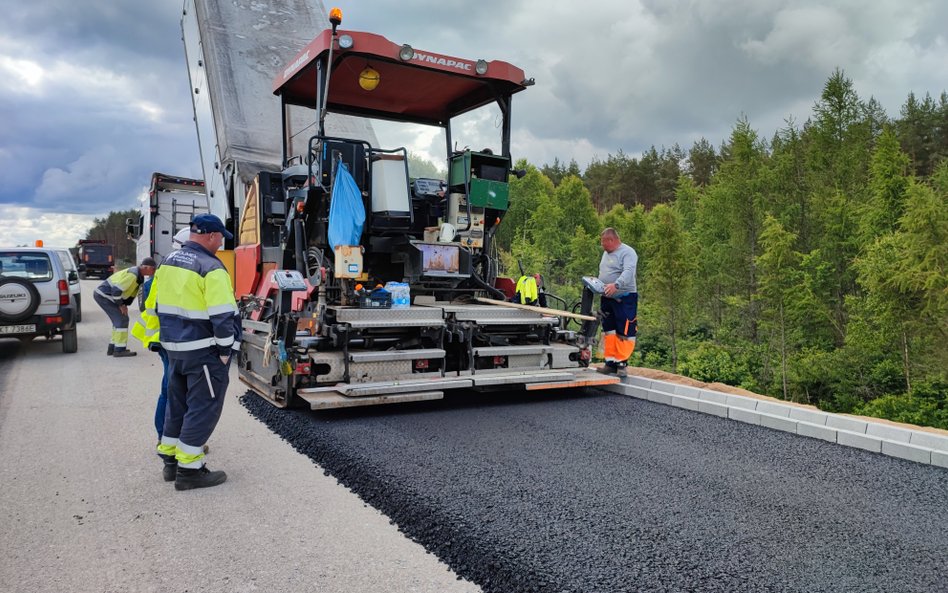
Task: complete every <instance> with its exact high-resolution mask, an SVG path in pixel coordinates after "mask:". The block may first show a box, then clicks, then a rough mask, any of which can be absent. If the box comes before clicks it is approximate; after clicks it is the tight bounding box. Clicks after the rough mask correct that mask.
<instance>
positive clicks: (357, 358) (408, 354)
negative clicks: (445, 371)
mask: <svg viewBox="0 0 948 593" xmlns="http://www.w3.org/2000/svg"><path fill="white" fill-rule="evenodd" d="M444 355H445V352H444V350H441V349H440V348H419V349H417V350H350V351H349V360H350V361H351V362H389V361H393V360H418V359H425V358H444Z"/></svg>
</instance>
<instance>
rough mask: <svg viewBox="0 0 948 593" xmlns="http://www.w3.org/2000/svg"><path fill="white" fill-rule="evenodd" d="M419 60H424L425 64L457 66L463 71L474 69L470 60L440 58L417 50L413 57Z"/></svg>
mask: <svg viewBox="0 0 948 593" xmlns="http://www.w3.org/2000/svg"><path fill="white" fill-rule="evenodd" d="M413 59H415V60H418V61H419V62H424V63H426V64H437V65H438V66H447V67H448V68H457V69H458V70H463V71H464V72H470V71H471V70H473V69H474V64H472V63H470V62H462V61H459V60H449V59H447V58H442V57H440V56H431V55H428V54H421V53H418V52H417V51H416V52H415V57H414V58H413Z"/></svg>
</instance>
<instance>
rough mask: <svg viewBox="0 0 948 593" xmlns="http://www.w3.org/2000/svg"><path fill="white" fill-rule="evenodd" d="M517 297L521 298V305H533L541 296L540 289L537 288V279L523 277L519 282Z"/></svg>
mask: <svg viewBox="0 0 948 593" xmlns="http://www.w3.org/2000/svg"><path fill="white" fill-rule="evenodd" d="M516 291H517V295H519V297H520V303H521V304H523V305H532V304H534V303H535V302H536V301H537V298H539V296H540V289H539V287H538V286H537V279H536V278H534V277H533V276H521V277H520V279H519V280H517V288H516Z"/></svg>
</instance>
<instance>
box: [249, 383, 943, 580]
mask: <svg viewBox="0 0 948 593" xmlns="http://www.w3.org/2000/svg"><path fill="white" fill-rule="evenodd" d="M541 393H542V392H541ZM578 393H579V395H577V394H576V392H574V393H572V394H562V393H559V394H557V393H553V394H551V393H542V394H541V395H533V394H529V395H510V394H502V393H494V394H488V395H485V394H465V395H462V396H453V397H452V396H449V399H448V400H444V401H439V402H427V403H423V404H405V405H396V406H380V407H376V408H355V409H351V410H339V411H333V412H321V413H317V412H312V411H308V410H290V411H287V410H279V409H276V408H273V407H272V406H270V404H268V403H266V402H264V401H263V400H262V399H260V398H258V397H256V396H253V395H248V396H245V397H244V398H243V402H244V405H245V406H246V407H247V408H248V410H249V411H250V412H251V413H252V414H254V415H255V416H257V417H258V418H259V419H260V420H262V421H263V422H265V423H266V424H267V425H268V426H269V427H270V428H271V430H273V431H274V432H276V433H277V434H279V435H280V436H282V437H283V438H284V439H286V440H287V441H288V442H289V443H291V444H292V445H293V446H294V447H295V448H296V449H297V450H298V451H300V452H302V453H304V454H306V455H308V456H309V457H310V458H311V459H312V460H313V461H315V462H317V463H319V464H320V465H321V466H322V467H323V468H324V469H325V470H326V471H327V472H328V473H330V474H331V475H333V476H335V477H336V478H337V479H338V480H339V481H340V482H341V483H342V484H344V485H345V486H347V487H349V488H351V489H352V490H353V491H354V492H355V493H357V494H358V495H359V496H360V497H362V499H363V500H364V501H366V502H367V503H369V504H371V505H372V506H374V507H376V508H378V509H379V510H380V511H382V512H383V513H385V514H386V515H387V516H388V517H390V518H391V519H392V521H394V522H395V523H396V524H397V525H398V527H399V528H400V529H401V530H402V531H403V532H404V533H405V534H407V535H408V536H409V537H411V538H412V539H414V540H416V541H418V542H420V543H421V544H422V545H424V546H425V547H426V548H427V549H428V550H429V551H430V552H432V553H434V554H436V555H437V556H438V557H439V558H441V559H442V560H443V561H444V562H446V563H447V564H448V565H449V566H450V567H451V568H452V569H453V570H455V571H456V572H457V573H458V574H459V575H461V576H462V577H465V578H468V579H470V580H472V581H473V582H475V583H477V584H478V585H480V586H481V588H482V589H483V590H484V591H486V592H489V593H493V592H498V593H501V592H503V593H518V592H543V593H547V592H549V593H560V592H584V593H585V592H601V593H611V592H632V591H636V592H638V591H642V592H645V591H648V592H656V593H658V592H695V593H697V592H706V591H707V592H721V593H737V592H748V593H751V592H753V593H762V592H773V593H778V592H779V593H785V592H786V593H789V592H794V593H797V592H798V593H819V592H826V593H841V592H860V593H869V592H879V593H883V592H886V593H892V592H898V593H913V592H918V593H933V592H939V591H948V572H946V566H948V470H944V469H941V468H937V467H932V466H926V465H920V464H915V463H912V462H908V461H902V460H898V459H893V458H890V457H883V456H881V455H877V454H872V453H868V452H865V451H860V450H856V449H851V448H846V447H841V446H837V445H834V444H830V443H826V442H823V441H819V440H815V439H808V438H802V437H798V436H795V435H791V434H787V433H783V432H778V431H772V430H768V429H765V428H760V427H755V426H751V425H747V424H743V423H739V422H734V421H729V420H725V419H721V418H717V417H712V416H706V415H702V414H698V413H694V412H688V411H685V410H680V409H677V408H672V407H668V406H662V405H658V404H654V403H650V402H647V401H643V400H638V399H633V398H629V397H623V396H620V395H615V394H611V393H606V392H602V391H596V390H589V391H584V392H578ZM273 496H274V501H277V500H279V499H280V498H281V497H287V496H302V497H305V496H306V493H305V492H282V493H276V492H275V493H273ZM326 512H327V513H331V512H333V510H332V509H326ZM314 561H316V562H318V559H314Z"/></svg>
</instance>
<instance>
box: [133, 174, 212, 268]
mask: <svg viewBox="0 0 948 593" xmlns="http://www.w3.org/2000/svg"><path fill="white" fill-rule="evenodd" d="M205 212H207V196H206V195H205V193H204V181H203V180H200V179H190V178H187V177H179V176H176V175H166V174H164V173H157V172H156V173H152V176H151V184H150V185H149V188H148V195H147V197H146V199H145V200H144V201H143V202H142V205H141V209H140V212H139V215H138V218H135V219H132V218H129V219H127V220H126V221H125V226H126V232H127V234H128V238H129V239H131V240H133V241H135V261H136V262H140V261H142V260H143V259H144V258H146V257H153V258H155V260H156V261H159V262H160V261H161V260H162V259H164V258H165V256H166V255H168V254H169V253H171V251H172V250H173V249H174V246H173V245H172V242H171V240H172V239H173V238H174V234H175V233H176V232H178V231H180V230H181V229H183V228H187V227H188V226H190V224H191V219H192V218H194V216H196V215H198V214H202V213H205Z"/></svg>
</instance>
